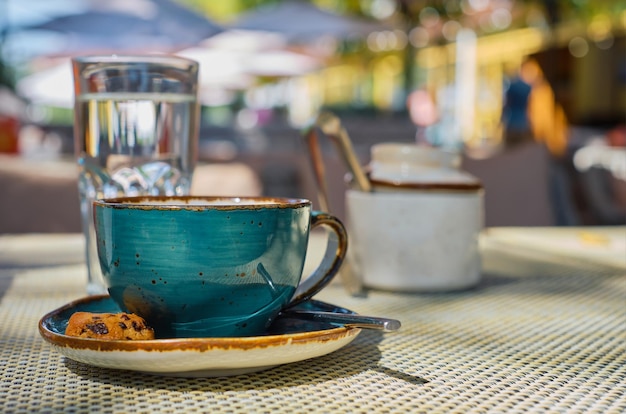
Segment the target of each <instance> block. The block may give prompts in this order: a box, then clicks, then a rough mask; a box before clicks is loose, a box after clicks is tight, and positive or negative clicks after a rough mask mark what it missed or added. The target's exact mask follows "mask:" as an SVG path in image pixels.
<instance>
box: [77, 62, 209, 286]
mask: <svg viewBox="0 0 626 414" xmlns="http://www.w3.org/2000/svg"><path fill="white" fill-rule="evenodd" d="M72 66H73V72H74V88H75V103H74V122H75V123H74V139H75V151H76V157H77V161H78V165H79V167H80V178H79V184H78V188H79V193H80V205H81V215H82V227H83V232H84V234H85V239H86V259H87V269H88V285H87V292H88V293H89V294H98V293H105V292H106V288H105V286H104V282H103V280H102V274H101V271H100V264H99V262H98V254H97V251H96V245H95V230H94V224H93V211H92V207H91V204H92V201H93V200H94V199H99V198H111V197H119V196H137V195H186V194H188V193H189V190H190V187H191V178H192V174H193V170H194V167H195V164H196V159H197V147H198V127H199V121H198V118H199V107H198V100H197V90H198V63H197V62H194V61H192V60H188V59H184V58H180V57H175V56H164V55H154V56H153V55H149V56H116V55H113V56H86V57H77V58H74V59H73V60H72Z"/></svg>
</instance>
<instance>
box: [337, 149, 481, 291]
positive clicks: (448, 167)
mask: <svg viewBox="0 0 626 414" xmlns="http://www.w3.org/2000/svg"><path fill="white" fill-rule="evenodd" d="M459 163H460V162H459V156H458V155H456V154H452V153H449V152H446V151H443V150H440V149H437V148H432V147H426V146H419V145H411V144H395V143H385V144H378V145H375V146H373V147H372V150H371V163H370V165H369V178H370V182H371V184H372V191H371V192H364V191H359V190H355V189H349V190H348V191H347V193H346V212H347V227H348V232H349V235H350V248H349V250H348V255H349V257H350V261H351V265H352V269H353V271H354V272H355V273H356V274H359V275H360V276H361V278H362V281H363V283H364V285H365V286H367V287H370V288H378V289H388V290H396V291H449V290H457V289H465V288H469V287H472V286H474V285H476V284H477V283H478V282H479V280H480V276H481V261H480V254H479V248H478V237H479V233H480V231H481V229H482V227H483V221H484V218H483V214H484V213H483V203H484V202H483V199H484V196H483V188H482V185H481V183H480V182H479V180H477V179H476V178H475V177H473V176H471V175H469V174H468V173H465V172H463V171H460V170H459V168H458V165H459Z"/></svg>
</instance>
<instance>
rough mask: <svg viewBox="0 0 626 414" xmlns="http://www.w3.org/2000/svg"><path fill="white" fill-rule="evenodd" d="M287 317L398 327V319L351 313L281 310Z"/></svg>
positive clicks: (371, 327) (394, 329) (364, 325)
mask: <svg viewBox="0 0 626 414" xmlns="http://www.w3.org/2000/svg"><path fill="white" fill-rule="evenodd" d="M281 315H282V316H284V317H287V318H298V319H306V320H309V321H316V322H326V323H335V324H341V325H344V326H347V327H354V328H363V329H377V330H382V331H384V332H392V331H397V330H398V329H400V325H401V324H400V321H398V320H396V319H389V318H380V317H376V316H364V315H358V314H352V313H336V312H322V311H306V310H287V311H283V312H281Z"/></svg>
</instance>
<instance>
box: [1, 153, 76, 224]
mask: <svg viewBox="0 0 626 414" xmlns="http://www.w3.org/2000/svg"><path fill="white" fill-rule="evenodd" d="M77 174H78V170H77V167H76V164H74V163H73V162H59V161H48V160H38V159H24V158H21V157H17V156H0V234H4V233H54V232H61V233H63V232H80V231H81V224H80V205H79V201H78V186H77Z"/></svg>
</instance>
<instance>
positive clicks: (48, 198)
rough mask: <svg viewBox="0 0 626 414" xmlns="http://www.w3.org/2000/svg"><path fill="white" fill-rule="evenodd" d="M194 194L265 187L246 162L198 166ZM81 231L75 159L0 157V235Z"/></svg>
mask: <svg viewBox="0 0 626 414" xmlns="http://www.w3.org/2000/svg"><path fill="white" fill-rule="evenodd" d="M191 192H192V194H195V195H220V196H235V195H236V196H255V195H260V194H261V192H262V186H261V184H260V180H259V178H258V177H257V175H256V173H254V171H253V170H252V169H251V168H249V167H248V166H246V165H245V164H239V163H225V164H199V165H198V167H197V168H196V171H195V173H194V179H193V182H192V188H191ZM80 231H81V223H80V205H79V198H78V167H77V166H76V164H75V162H74V161H73V160H72V159H67V160H65V159H64V160H38V159H28V158H22V157H18V156H5V155H0V234H7V233H70V232H80Z"/></svg>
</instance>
